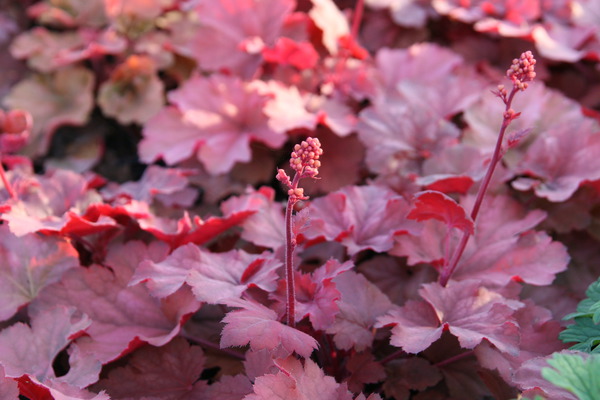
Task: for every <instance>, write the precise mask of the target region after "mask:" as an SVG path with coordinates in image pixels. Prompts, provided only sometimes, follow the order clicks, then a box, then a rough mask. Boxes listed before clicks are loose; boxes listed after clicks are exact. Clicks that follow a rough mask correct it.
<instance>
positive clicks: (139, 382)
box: [94, 337, 208, 400]
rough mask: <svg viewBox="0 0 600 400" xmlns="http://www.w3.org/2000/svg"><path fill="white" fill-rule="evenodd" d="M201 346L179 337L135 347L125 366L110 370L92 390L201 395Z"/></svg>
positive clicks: (174, 399)
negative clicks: (153, 344)
mask: <svg viewBox="0 0 600 400" xmlns="http://www.w3.org/2000/svg"><path fill="white" fill-rule="evenodd" d="M204 363H205V356H204V352H203V351H202V348H200V347H198V346H190V345H189V344H188V343H187V341H186V340H185V339H183V338H181V337H177V338H175V339H173V340H172V341H171V342H169V343H167V344H165V345H164V346H162V347H151V346H146V347H143V348H141V349H139V350H137V351H136V352H135V353H134V354H133V356H132V357H131V358H130V359H129V362H128V363H127V365H125V366H124V367H119V368H116V369H113V370H112V371H110V372H109V374H108V376H107V377H106V378H105V379H102V380H101V381H100V382H98V383H97V384H96V385H94V389H95V390H99V389H103V390H106V392H107V393H108V394H109V395H110V396H111V398H114V399H132V398H141V397H142V398H155V399H164V400H184V399H190V398H203V397H202V393H204V392H205V391H206V389H207V386H208V385H207V383H206V381H202V380H199V378H200V374H201V373H202V371H203V370H204Z"/></svg>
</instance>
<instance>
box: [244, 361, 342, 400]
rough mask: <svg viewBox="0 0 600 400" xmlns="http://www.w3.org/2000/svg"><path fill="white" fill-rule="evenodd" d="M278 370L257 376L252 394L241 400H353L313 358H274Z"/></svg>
mask: <svg viewBox="0 0 600 400" xmlns="http://www.w3.org/2000/svg"><path fill="white" fill-rule="evenodd" d="M276 365H277V366H278V367H279V369H280V371H279V372H277V374H267V375H263V376H260V377H258V378H256V380H255V382H254V393H252V394H249V395H248V396H246V397H244V400H303V399H314V400H352V399H353V396H352V394H351V393H350V392H349V391H348V389H347V388H346V387H345V385H340V384H339V383H337V382H336V381H335V379H334V378H333V377H331V376H326V375H325V373H324V372H323V370H322V369H321V368H319V366H318V365H317V364H316V363H315V362H314V361H312V360H310V359H306V360H304V365H302V362H301V361H300V360H297V359H295V358H293V357H289V358H286V359H283V360H277V361H276Z"/></svg>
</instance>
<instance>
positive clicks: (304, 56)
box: [262, 37, 319, 70]
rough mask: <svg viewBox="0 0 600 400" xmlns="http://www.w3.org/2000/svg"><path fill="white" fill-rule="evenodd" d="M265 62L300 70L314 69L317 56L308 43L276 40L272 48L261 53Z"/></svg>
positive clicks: (282, 39) (282, 38)
mask: <svg viewBox="0 0 600 400" xmlns="http://www.w3.org/2000/svg"><path fill="white" fill-rule="evenodd" d="M262 55H263V57H264V58H265V61H268V62H272V63H277V64H282V65H286V64H288V65H292V66H294V67H296V68H298V69H300V70H303V69H310V68H314V67H315V65H316V64H317V62H318V61H319V54H318V53H317V52H316V50H315V49H314V47H313V46H312V44H310V43H309V42H296V41H294V40H292V39H289V38H286V37H280V38H278V39H277V42H276V43H275V46H274V47H273V48H265V49H263V51H262Z"/></svg>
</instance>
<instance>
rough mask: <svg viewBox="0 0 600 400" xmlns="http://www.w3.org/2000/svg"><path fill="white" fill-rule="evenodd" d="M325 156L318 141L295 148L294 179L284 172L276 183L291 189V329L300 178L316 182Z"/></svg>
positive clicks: (288, 316) (288, 230)
mask: <svg viewBox="0 0 600 400" xmlns="http://www.w3.org/2000/svg"><path fill="white" fill-rule="evenodd" d="M322 154H323V150H322V149H321V143H320V142H319V139H315V138H310V137H309V138H307V139H306V140H305V141H303V142H302V143H301V144H297V145H296V146H294V151H293V152H292V154H291V157H290V166H291V167H292V169H293V170H294V171H296V173H295V174H294V179H293V180H292V179H290V177H289V176H288V175H287V174H286V173H285V171H284V170H282V169H279V170H278V171H277V176H276V178H277V180H278V181H280V182H281V183H283V184H284V185H285V186H287V187H288V202H287V206H286V208H285V260H284V261H285V286H286V290H285V292H286V307H285V310H286V322H287V324H288V325H289V326H292V327H293V326H295V324H296V318H295V317H296V286H295V282H294V250H295V248H296V234H295V233H294V222H293V214H294V206H295V205H296V203H297V202H298V201H300V200H307V199H308V197H307V196H304V189H302V188H301V187H298V184H299V183H300V179H302V178H313V179H317V174H318V173H319V167H320V166H321V162H320V161H319V158H320V157H321V155H322Z"/></svg>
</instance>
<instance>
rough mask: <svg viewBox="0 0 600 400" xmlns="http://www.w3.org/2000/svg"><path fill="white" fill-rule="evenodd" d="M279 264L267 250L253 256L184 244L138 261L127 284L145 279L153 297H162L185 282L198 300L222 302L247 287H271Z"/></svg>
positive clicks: (239, 251)
mask: <svg viewBox="0 0 600 400" xmlns="http://www.w3.org/2000/svg"><path fill="white" fill-rule="evenodd" d="M280 266H281V262H280V261H277V260H275V259H273V258H272V255H271V254H269V253H263V254H256V255H254V254H249V253H246V252H245V251H243V250H231V251H228V252H225V253H211V252H209V251H207V250H204V249H202V248H199V247H198V246H196V245H194V244H187V245H184V246H181V247H178V248H177V249H175V251H174V252H173V253H171V254H170V255H169V256H168V257H167V258H166V259H164V260H162V261H160V262H154V261H152V260H144V261H142V262H141V263H140V265H139V267H138V269H137V270H136V272H135V274H134V275H133V277H132V279H131V282H130V283H129V285H130V286H133V285H136V284H138V283H140V282H146V285H147V286H148V288H149V290H150V292H151V293H152V294H153V295H154V296H157V297H159V298H163V297H166V296H168V295H171V294H173V293H175V291H176V290H178V289H179V288H180V287H181V286H182V285H183V284H184V283H187V284H188V285H189V286H191V288H192V290H193V292H194V294H195V295H196V298H197V299H198V300H200V301H205V302H208V303H212V304H216V303H225V302H226V301H227V300H228V299H236V298H239V297H240V296H241V294H242V293H243V292H244V291H245V290H246V289H248V288H249V287H251V286H256V287H259V288H261V289H263V290H266V291H273V290H275V287H276V281H277V280H278V279H279V277H278V275H277V273H276V270H277V269H278V268H279V267H280Z"/></svg>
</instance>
